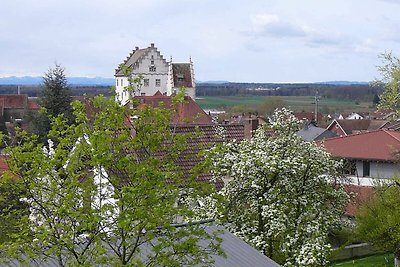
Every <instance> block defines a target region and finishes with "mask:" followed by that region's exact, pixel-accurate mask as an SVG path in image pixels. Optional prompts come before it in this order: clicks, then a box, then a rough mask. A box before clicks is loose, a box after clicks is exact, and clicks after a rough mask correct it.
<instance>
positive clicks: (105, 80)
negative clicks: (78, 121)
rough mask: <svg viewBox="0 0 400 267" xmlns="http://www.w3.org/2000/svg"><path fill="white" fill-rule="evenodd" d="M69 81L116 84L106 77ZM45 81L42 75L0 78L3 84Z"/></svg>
mask: <svg viewBox="0 0 400 267" xmlns="http://www.w3.org/2000/svg"><path fill="white" fill-rule="evenodd" d="M67 80H68V83H69V84H71V85H102V86H111V85H114V83H115V80H114V79H113V78H104V77H94V78H89V77H67ZM42 81H43V78H42V77H39V76H35V77H32V76H23V77H15V76H11V77H2V78H0V84H2V85H39V84H41V83H42Z"/></svg>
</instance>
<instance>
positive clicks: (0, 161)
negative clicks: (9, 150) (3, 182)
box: [0, 155, 10, 175]
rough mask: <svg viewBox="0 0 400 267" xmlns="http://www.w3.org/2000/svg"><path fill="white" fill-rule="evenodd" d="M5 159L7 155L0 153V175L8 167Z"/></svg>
mask: <svg viewBox="0 0 400 267" xmlns="http://www.w3.org/2000/svg"><path fill="white" fill-rule="evenodd" d="M6 161H7V156H5V155H0V175H2V174H3V173H4V172H5V171H8V170H9V169H10V168H9V167H8V164H7V162H6Z"/></svg>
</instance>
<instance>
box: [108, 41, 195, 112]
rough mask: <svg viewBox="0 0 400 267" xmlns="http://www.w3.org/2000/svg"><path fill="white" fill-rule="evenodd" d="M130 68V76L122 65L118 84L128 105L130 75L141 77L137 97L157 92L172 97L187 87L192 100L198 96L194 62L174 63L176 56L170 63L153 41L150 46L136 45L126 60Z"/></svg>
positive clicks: (117, 75)
mask: <svg viewBox="0 0 400 267" xmlns="http://www.w3.org/2000/svg"><path fill="white" fill-rule="evenodd" d="M122 64H123V65H125V66H127V67H129V68H130V73H129V75H126V73H124V71H123V69H122V68H121V66H119V67H118V68H117V69H116V70H115V86H116V93H117V100H119V101H120V102H121V104H122V105H125V104H126V103H127V102H128V100H129V95H128V92H127V91H126V90H125V87H126V86H128V77H129V76H131V77H132V78H137V77H141V79H142V80H141V82H140V84H139V85H138V86H137V88H136V91H135V92H133V95H134V96H151V95H154V94H155V93H156V92H157V91H160V92H161V93H162V94H164V95H167V96H170V95H173V94H175V93H176V92H177V91H178V89H179V88H181V87H185V88H186V94H187V95H188V96H190V97H192V99H195V98H196V83H195V79H194V70H193V62H192V60H191V59H190V60H189V62H188V63H174V62H172V58H171V60H170V61H169V62H167V61H166V60H165V59H164V57H163V55H161V53H160V52H159V51H158V49H157V47H155V46H154V44H153V43H152V44H151V45H150V46H149V47H147V48H141V49H139V47H136V48H135V49H134V50H133V51H132V52H131V53H130V54H129V56H128V57H127V58H126V59H125V61H124V62H123V63H122Z"/></svg>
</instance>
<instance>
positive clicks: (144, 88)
mask: <svg viewBox="0 0 400 267" xmlns="http://www.w3.org/2000/svg"><path fill="white" fill-rule="evenodd" d="M151 61H154V64H151ZM150 66H154V67H155V68H156V71H155V72H152V71H150V70H149V67H150ZM131 73H132V77H133V78H136V77H138V76H139V75H141V76H142V81H141V84H140V85H139V86H138V87H139V88H138V91H137V92H135V95H147V96H149V95H154V94H155V93H156V92H157V91H160V92H161V93H163V94H164V93H166V92H167V79H168V63H166V61H165V60H164V59H163V57H162V56H161V54H160V52H158V51H157V49H156V48H155V47H152V48H150V51H149V52H148V53H147V54H146V55H145V56H144V57H143V58H142V59H141V60H139V61H138V65H134V66H132V72H131ZM157 79H159V80H160V85H159V86H157V84H156V80H157ZM145 80H148V85H147V84H146V85H145ZM126 86H128V78H127V77H116V80H115V87H116V92H117V97H118V100H119V101H120V102H121V103H122V104H123V105H124V104H126V102H127V101H128V99H129V97H128V94H127V93H126V92H124V88H125V87H126Z"/></svg>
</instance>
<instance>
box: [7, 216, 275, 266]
mask: <svg viewBox="0 0 400 267" xmlns="http://www.w3.org/2000/svg"><path fill="white" fill-rule="evenodd" d="M205 229H206V231H207V232H208V233H213V232H215V231H221V235H220V237H221V238H222V244H221V246H222V249H223V251H224V252H225V255H226V257H223V256H217V255H213V256H212V257H213V259H214V260H215V262H214V264H213V265H211V266H214V267H247V266H249V267H279V266H280V265H279V264H277V263H276V262H274V261H273V260H271V259H270V258H268V257H267V256H265V255H264V254H262V253H261V252H260V251H258V250H256V249H254V248H253V247H251V246H250V245H248V244H247V243H246V242H244V241H243V240H241V239H240V238H238V237H236V236H235V235H234V234H232V233H230V232H229V231H228V230H227V229H226V228H224V227H222V226H219V225H215V224H213V223H210V222H205ZM200 246H201V244H200ZM144 251H146V249H145V248H144V250H142V252H144ZM144 253H146V252H144ZM141 257H143V259H145V258H146V255H144V254H143V253H141ZM7 266H20V263H19V262H17V261H13V262H12V263H11V264H9V265H7ZM23 266H28V265H23ZM29 266H32V267H33V266H44V267H58V266H59V264H58V261H57V260H56V259H55V258H48V259H47V260H46V261H45V262H36V261H32V262H31V263H30V264H29Z"/></svg>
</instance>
